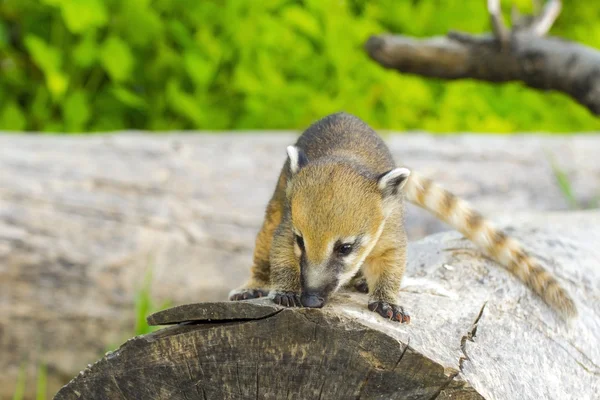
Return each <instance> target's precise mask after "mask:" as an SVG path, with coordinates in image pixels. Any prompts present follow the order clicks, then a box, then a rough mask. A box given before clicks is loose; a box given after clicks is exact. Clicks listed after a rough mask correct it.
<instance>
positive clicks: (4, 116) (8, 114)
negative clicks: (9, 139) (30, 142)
mask: <svg viewBox="0 0 600 400" xmlns="http://www.w3.org/2000/svg"><path fill="white" fill-rule="evenodd" d="M26 126H27V120H26V119H25V114H24V113H23V111H21V108H19V106H18V105H17V104H16V103H14V102H12V103H8V104H7V105H6V106H5V107H4V109H3V110H2V112H0V129H2V130H6V131H22V130H24V129H25V127H26Z"/></svg>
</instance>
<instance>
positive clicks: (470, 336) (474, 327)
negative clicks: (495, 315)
mask: <svg viewBox="0 0 600 400" xmlns="http://www.w3.org/2000/svg"><path fill="white" fill-rule="evenodd" d="M486 305H487V302H485V303H483V305H482V306H481V309H480V310H479V314H477V317H476V318H475V321H473V325H472V326H471V329H469V330H468V331H467V333H466V334H465V335H463V337H462V338H461V339H460V350H461V351H462V353H463V354H464V356H462V357H460V359H459V360H458V368H459V369H460V371H461V372H462V370H463V363H464V362H465V361H470V360H471V359H470V358H469V356H468V355H467V340H469V341H471V342H473V338H475V336H476V335H477V324H478V323H479V320H480V319H481V317H482V316H483V310H485V306H486Z"/></svg>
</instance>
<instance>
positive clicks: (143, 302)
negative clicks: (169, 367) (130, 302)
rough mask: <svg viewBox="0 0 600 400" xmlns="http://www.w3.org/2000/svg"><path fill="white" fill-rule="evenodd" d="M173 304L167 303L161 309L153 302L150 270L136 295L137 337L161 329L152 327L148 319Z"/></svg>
mask: <svg viewBox="0 0 600 400" xmlns="http://www.w3.org/2000/svg"><path fill="white" fill-rule="evenodd" d="M170 304H171V302H169V301H166V302H164V303H162V304H161V305H160V306H159V307H156V306H155V305H154V302H153V301H152V269H150V268H149V269H148V270H147V272H146V276H145V277H144V282H143V283H142V286H141V287H140V289H139V290H138V291H137V293H136V295H135V335H136V336H137V335H145V334H146V333H150V332H153V331H155V330H157V329H160V327H157V326H150V325H148V322H146V317H147V316H148V315H150V314H152V313H154V312H156V311H159V310H162V309H165V308H168V307H170Z"/></svg>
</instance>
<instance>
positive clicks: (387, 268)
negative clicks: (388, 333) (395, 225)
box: [363, 247, 410, 322]
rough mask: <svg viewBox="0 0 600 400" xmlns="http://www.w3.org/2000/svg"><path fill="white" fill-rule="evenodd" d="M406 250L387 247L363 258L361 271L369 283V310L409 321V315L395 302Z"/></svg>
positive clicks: (399, 320)
mask: <svg viewBox="0 0 600 400" xmlns="http://www.w3.org/2000/svg"><path fill="white" fill-rule="evenodd" d="M405 266H406V252H405V249H404V248H403V247H402V248H394V247H392V248H389V249H387V250H385V251H382V252H378V254H374V255H372V256H370V257H368V258H367V260H365V263H364V265H363V273H364V275H365V277H366V279H367V283H368V285H369V289H370V291H369V310H371V311H374V312H376V313H378V314H379V315H381V316H382V317H384V318H388V319H391V320H395V321H398V322H410V316H409V315H408V313H407V312H406V311H404V308H402V307H401V306H399V305H398V304H397V299H398V292H399V291H400V284H401V282H402V276H403V275H404V269H405Z"/></svg>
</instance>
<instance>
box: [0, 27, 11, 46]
mask: <svg viewBox="0 0 600 400" xmlns="http://www.w3.org/2000/svg"><path fill="white" fill-rule="evenodd" d="M8 44H9V43H8V32H7V31H6V27H5V26H4V23H3V22H2V21H0V50H3V49H5V48H6V47H7V46H8Z"/></svg>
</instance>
